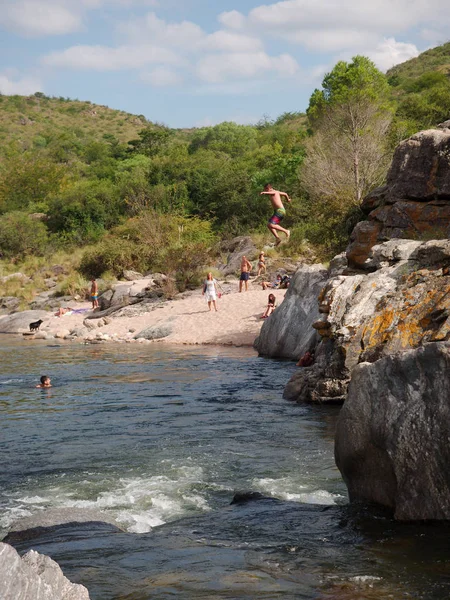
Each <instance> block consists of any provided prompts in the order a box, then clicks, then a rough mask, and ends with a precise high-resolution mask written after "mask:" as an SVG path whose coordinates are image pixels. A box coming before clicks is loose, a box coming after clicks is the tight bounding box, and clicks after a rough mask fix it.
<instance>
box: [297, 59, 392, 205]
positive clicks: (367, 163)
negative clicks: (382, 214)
mask: <svg viewBox="0 0 450 600" xmlns="http://www.w3.org/2000/svg"><path fill="white" fill-rule="evenodd" d="M389 96H390V91H389V85H388V83H387V80H386V77H385V76H384V75H383V73H381V72H380V71H379V70H378V69H377V68H376V67H375V65H374V64H373V62H372V61H370V60H369V59H368V58H366V57H364V56H355V57H354V58H353V60H352V62H351V63H346V62H344V61H340V62H338V63H337V64H336V66H335V67H334V69H333V70H332V71H331V72H330V73H328V74H327V75H325V77H324V79H323V82H322V89H321V90H317V89H316V90H315V91H314V93H313V94H312V96H311V99H310V102H309V107H308V111H307V115H308V119H309V124H310V129H311V132H312V134H313V135H312V138H311V139H310V140H309V143H308V150H307V158H306V160H305V162H304V168H303V169H302V174H301V179H302V182H303V184H304V186H305V188H306V190H307V192H308V193H309V196H310V197H311V199H313V200H314V201H316V202H317V204H318V205H319V206H320V207H321V208H322V210H330V209H332V210H337V211H338V212H340V213H341V214H342V213H343V212H345V211H348V210H349V209H350V208H351V207H352V206H355V205H356V206H359V204H360V203H361V200H362V199H363V197H364V196H365V195H366V194H367V193H368V192H369V191H370V190H371V189H372V188H373V187H375V186H376V185H379V184H380V183H382V181H383V179H384V177H385V175H386V171H387V168H388V165H389V160H390V152H389V146H388V137H387V132H388V130H389V126H390V124H391V121H392V116H393V107H392V105H391V103H390V101H389Z"/></svg>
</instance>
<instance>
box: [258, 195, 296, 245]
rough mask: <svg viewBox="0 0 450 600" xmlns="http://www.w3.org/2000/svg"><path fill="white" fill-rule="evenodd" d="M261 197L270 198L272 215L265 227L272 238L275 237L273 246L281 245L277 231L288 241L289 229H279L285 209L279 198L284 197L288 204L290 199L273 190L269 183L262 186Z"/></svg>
mask: <svg viewBox="0 0 450 600" xmlns="http://www.w3.org/2000/svg"><path fill="white" fill-rule="evenodd" d="M261 195H262V196H263V195H266V196H270V201H271V203H272V206H273V210H274V213H273V215H272V216H271V217H270V219H269V222H268V223H267V227H268V228H269V230H270V232H271V233H272V235H273V236H275V238H276V240H275V246H278V244H281V238H280V236H279V235H278V233H277V231H282V232H283V233H284V234H285V236H286V237H287V239H289V237H290V235H291V232H290V231H289V229H284V227H281V225H280V223H281V221H282V220H283V219H284V217H285V216H286V209H285V208H284V206H283V202H282V201H281V196H284V197H285V198H286V200H287V201H288V202H291V199H290V198H289V196H288V195H287V194H286V192H280V191H278V190H274V189H273V187H272V185H271V184H270V183H266V185H265V186H264V191H263V192H261Z"/></svg>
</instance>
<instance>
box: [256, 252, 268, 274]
mask: <svg viewBox="0 0 450 600" xmlns="http://www.w3.org/2000/svg"><path fill="white" fill-rule="evenodd" d="M263 272H264V273H265V272H266V259H265V257H264V252H263V251H262V250H261V252H260V253H259V258H258V275H257V277H259V276H260V275H261V273H263Z"/></svg>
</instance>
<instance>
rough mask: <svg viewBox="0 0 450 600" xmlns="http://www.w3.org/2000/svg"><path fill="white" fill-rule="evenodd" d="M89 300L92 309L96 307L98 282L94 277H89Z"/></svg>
mask: <svg viewBox="0 0 450 600" xmlns="http://www.w3.org/2000/svg"><path fill="white" fill-rule="evenodd" d="M91 300H92V310H94V309H95V308H98V284H97V282H96V280H95V277H93V278H92V279H91Z"/></svg>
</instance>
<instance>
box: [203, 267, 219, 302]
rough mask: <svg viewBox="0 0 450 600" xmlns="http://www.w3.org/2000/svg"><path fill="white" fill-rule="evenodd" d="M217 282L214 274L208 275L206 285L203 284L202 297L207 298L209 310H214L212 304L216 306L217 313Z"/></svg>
mask: <svg viewBox="0 0 450 600" xmlns="http://www.w3.org/2000/svg"><path fill="white" fill-rule="evenodd" d="M216 294H217V281H216V280H215V279H214V278H213V276H212V273H208V275H207V276H206V279H205V283H204V284H203V292H202V295H203V296H206V300H207V302H208V307H209V310H212V308H211V304H213V305H214V309H215V311H216V312H217V304H216V300H217V295H216Z"/></svg>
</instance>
